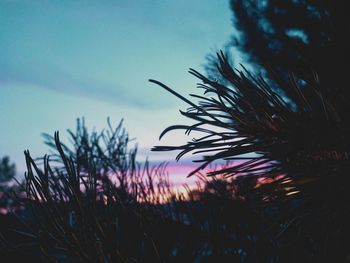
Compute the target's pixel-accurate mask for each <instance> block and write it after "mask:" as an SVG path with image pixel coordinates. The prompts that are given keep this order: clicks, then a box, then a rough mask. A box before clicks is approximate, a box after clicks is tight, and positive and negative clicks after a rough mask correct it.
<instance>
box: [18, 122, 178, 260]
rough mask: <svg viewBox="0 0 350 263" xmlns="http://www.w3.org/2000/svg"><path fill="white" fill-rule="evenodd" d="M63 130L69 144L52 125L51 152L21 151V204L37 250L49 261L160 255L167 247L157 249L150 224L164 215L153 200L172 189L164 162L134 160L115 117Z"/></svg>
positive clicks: (155, 257)
mask: <svg viewBox="0 0 350 263" xmlns="http://www.w3.org/2000/svg"><path fill="white" fill-rule="evenodd" d="M69 133H70V135H71V139H72V144H73V147H72V148H69V147H68V146H67V145H65V144H63V143H62V142H61V141H60V139H59V135H58V132H56V133H55V135H54V136H53V137H51V136H49V135H47V134H46V135H44V136H45V138H46V143H47V144H48V145H50V146H51V147H52V148H53V149H54V150H55V152H54V153H53V159H52V160H50V158H49V157H48V156H45V157H44V158H43V159H42V160H41V162H39V163H38V162H36V161H34V160H33V158H32V157H31V156H30V154H29V151H26V152H25V157H26V163H27V173H26V175H25V181H26V185H25V190H26V194H27V201H26V203H27V204H26V205H27V207H30V209H31V213H32V215H33V218H34V219H35V222H36V224H37V228H38V236H37V238H38V242H39V245H40V249H41V251H42V252H43V253H44V254H45V255H46V256H47V257H48V258H50V259H51V260H52V261H53V262H57V261H60V260H73V261H74V262H115V261H118V262H130V261H136V262H139V261H142V262H159V261H160V257H161V256H164V253H167V252H168V251H162V252H158V250H157V247H156V245H155V241H154V240H153V239H152V238H153V237H152V236H151V234H149V229H150V228H152V227H154V225H156V224H157V223H158V224H160V223H161V222H162V220H163V219H162V218H163V217H161V215H160V211H159V209H157V207H156V205H157V204H159V203H163V202H166V201H167V200H168V199H170V198H172V195H173V193H172V192H171V188H170V183H169V182H168V180H167V177H166V174H165V172H164V165H163V164H161V165H159V166H157V167H150V166H149V164H148V163H147V162H146V163H145V164H144V165H141V164H140V163H138V162H137V161H136V148H132V149H129V147H128V143H129V138H128V135H127V133H126V132H125V130H124V129H123V128H122V123H120V124H119V125H118V126H117V128H115V129H113V128H112V126H111V125H110V123H109V129H107V130H104V131H102V132H101V133H92V134H89V133H88V131H87V128H86V126H85V124H84V121H81V120H78V124H77V131H76V133H73V132H71V131H69ZM52 162H55V163H56V165H55V166H54V167H53V166H52ZM40 164H41V166H42V167H41V168H40ZM151 219H152V220H151ZM161 253H163V254H161ZM141 259H142V260H141Z"/></svg>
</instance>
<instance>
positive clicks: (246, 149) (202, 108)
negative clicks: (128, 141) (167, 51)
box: [150, 0, 350, 262]
mask: <svg viewBox="0 0 350 263" xmlns="http://www.w3.org/2000/svg"><path fill="white" fill-rule="evenodd" d="M342 3H343V2H340V1H332V2H330V1H329V2H326V1H235V0H232V1H231V6H232V9H233V11H234V12H235V15H236V18H235V19H236V20H235V23H236V24H237V25H239V26H237V27H238V29H239V30H240V34H241V35H240V38H239V39H238V40H237V41H236V42H234V43H233V44H234V45H235V46H238V47H239V48H240V49H241V50H242V51H243V52H245V53H246V54H247V55H248V58H249V59H250V61H251V62H253V65H255V68H256V69H257V68H258V70H256V72H263V74H262V75H263V77H262V76H261V75H259V74H252V73H251V72H249V71H248V70H246V69H245V68H244V67H242V69H241V70H238V69H234V68H232V66H231V65H230V63H229V60H228V59H227V57H226V56H225V54H224V53H223V52H221V53H219V54H218V55H217V59H216V69H217V70H216V71H215V72H210V68H209V73H210V74H209V76H208V77H206V76H204V75H202V74H200V73H199V72H197V71H195V70H193V69H190V71H189V72H190V73H191V74H192V75H194V76H195V77H197V78H199V79H200V80H201V83H200V84H198V88H200V89H201V90H204V94H203V95H197V94H191V95H190V96H191V98H192V99H187V98H185V97H184V96H182V95H180V94H178V93H177V92H176V91H174V90H172V89H171V88H169V87H167V86H166V85H164V84H163V83H161V82H158V81H155V80H150V81H151V82H153V83H156V84H158V85H160V86H161V87H163V88H164V89H166V90H167V91H169V92H171V93H172V94H174V95H175V96H177V97H178V98H180V99H181V100H183V101H184V102H186V103H187V104H188V105H189V108H188V109H187V111H181V114H182V115H184V116H185V117H187V118H190V119H192V120H193V121H194V124H193V125H174V126H171V127H169V128H167V129H165V130H164V132H163V133H162V134H161V136H160V137H162V136H163V135H164V134H166V133H167V132H169V131H172V130H175V129H183V130H185V131H186V133H187V134H190V133H191V132H193V131H195V132H196V133H195V134H196V137H195V138H193V139H192V140H191V141H189V142H187V143H186V144H183V145H179V146H156V147H154V148H153V150H155V151H171V150H179V151H180V153H179V154H178V156H177V159H180V158H181V157H182V156H183V155H185V154H188V153H193V154H194V155H196V156H201V158H199V159H197V160H196V161H197V162H199V163H200V165H199V166H198V168H197V169H196V170H194V171H193V172H192V173H191V174H190V175H192V174H194V173H196V172H198V171H200V170H202V169H204V168H205V167H207V166H208V165H209V164H210V163H212V162H215V161H217V160H226V161H227V160H229V161H233V163H232V165H231V166H229V167H226V168H224V169H219V170H217V171H214V172H209V173H207V175H208V176H217V175H221V176H227V177H234V178H237V179H236V180H239V178H241V177H242V176H249V177H251V178H252V179H253V181H254V180H256V183H257V184H256V187H251V188H250V189H251V191H250V192H251V195H252V196H253V198H249V199H250V200H254V202H255V204H256V205H258V206H262V207H265V206H266V207H269V209H272V208H274V207H278V211H279V213H277V214H276V220H275V224H272V225H271V226H270V227H269V228H270V229H274V230H273V231H272V232H271V233H270V237H271V238H272V239H273V243H274V244H277V247H278V249H279V252H277V250H276V255H277V254H278V253H280V254H279V256H278V257H279V260H280V262H299V261H303V262H317V261H322V260H326V261H337V262H346V260H348V259H349V250H350V247H349V245H347V244H349V241H350V240H349V236H350V226H349V224H348V223H346V222H347V221H348V220H349V219H350V218H349V214H350V209H349V202H350V195H349V190H350V189H349V183H350V180H349V177H348V174H349V171H350V161H349V157H350V137H349V134H350V116H349V114H348V112H350V96H349V91H350V90H349V88H348V87H347V85H345V84H344V83H346V82H344V80H346V74H344V73H345V70H346V68H344V67H343V64H342V63H341V61H342V60H343V58H342V57H344V56H345V43H346V41H345V35H346V34H345V31H344V25H342V24H341V23H340V22H341V21H342V20H343V18H344V16H342V11H341V10H342ZM338 15H339V16H340V17H337V16H338ZM343 40H344V41H343ZM212 61H215V60H212ZM213 68H214V67H211V69H213ZM261 68H262V70H260V69H261ZM211 73H213V74H211ZM198 133H199V134H201V135H198ZM263 182H265V183H263ZM266 182H267V183H266ZM258 185H260V186H259V187H258ZM256 197H259V198H258V199H260V203H259V202H257V201H256V200H257V198H256ZM261 201H263V202H265V204H264V203H263V202H261ZM253 206H254V205H253ZM288 207H289V208H288ZM274 231H276V232H274ZM273 232H274V233H273ZM335 233H338V234H335ZM337 235H338V237H337ZM296 240H298V242H296ZM345 240H346V241H345ZM291 247H293V248H296V249H297V252H295V251H294V252H293V253H291V250H290V249H291Z"/></svg>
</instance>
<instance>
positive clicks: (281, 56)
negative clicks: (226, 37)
mask: <svg viewBox="0 0 350 263" xmlns="http://www.w3.org/2000/svg"><path fill="white" fill-rule="evenodd" d="M230 3H231V10H232V13H233V26H234V27H235V29H236V30H237V31H238V33H237V34H236V35H233V36H232V40H231V41H230V42H229V44H228V45H227V47H226V49H228V50H230V48H231V47H234V48H236V49H238V50H239V51H241V52H242V54H243V55H244V57H245V58H246V59H247V60H248V61H249V62H250V63H252V64H253V65H254V66H255V67H254V68H255V69H256V70H258V69H261V67H262V66H263V68H264V70H262V71H263V72H264V71H265V72H266V71H267V72H269V71H270V72H272V71H273V74H274V78H273V80H272V79H270V78H269V79H268V80H267V81H268V82H269V83H270V84H271V85H272V86H273V87H274V88H275V89H276V90H277V91H278V92H279V94H282V95H283V96H287V97H292V96H293V94H292V93H291V92H290V91H289V90H288V89H285V88H286V87H287V85H286V84H285V83H286V82H288V81H289V78H290V75H291V74H294V75H295V76H296V77H297V78H298V79H300V80H303V81H306V82H308V83H310V82H312V81H313V80H314V79H315V76H314V74H315V73H314V72H317V78H318V82H319V84H318V86H319V89H320V90H321V91H322V94H323V95H324V96H326V97H327V99H328V100H329V101H331V102H332V103H333V104H335V105H336V107H337V109H339V111H338V114H339V115H341V117H342V118H349V116H348V114H347V112H348V108H347V102H348V101H349V98H350V91H349V89H348V87H347V85H345V83H346V82H347V77H346V76H347V73H346V71H347V66H346V57H347V56H346V54H347V53H348V52H347V49H348V48H347V47H348V46H349V41H348V37H347V31H348V23H347V19H346V10H347V9H346V7H345V3H346V1H343V0H336V1H328V0H317V1H310V0H306V1H305V0H297V1H294V0H286V1H278V0H264V1H256V0H248V1H242V0H231V1H230ZM208 57H211V59H210V60H208V64H207V71H208V72H209V75H210V76H212V77H213V78H217V79H220V77H218V75H219V76H220V74H219V73H218V71H217V70H216V67H215V64H216V61H215V59H213V58H214V56H213V55H209V56H208ZM221 79H223V78H221ZM304 92H305V93H310V94H311V95H312V93H313V91H312V90H309V89H308V87H307V86H306V87H304ZM292 99H294V98H293V97H292ZM309 99H310V101H311V102H312V100H311V96H310V97H309Z"/></svg>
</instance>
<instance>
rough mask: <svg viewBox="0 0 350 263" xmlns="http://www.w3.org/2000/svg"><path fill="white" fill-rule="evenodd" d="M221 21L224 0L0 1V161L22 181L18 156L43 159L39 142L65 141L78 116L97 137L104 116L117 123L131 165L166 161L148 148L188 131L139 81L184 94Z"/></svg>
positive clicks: (228, 29)
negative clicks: (169, 130) (6, 160)
mask: <svg viewBox="0 0 350 263" xmlns="http://www.w3.org/2000/svg"><path fill="white" fill-rule="evenodd" d="M231 16H232V14H231V12H230V10H229V3H228V1H227V0H215V1H212V0H177V1H173V0H147V1H146V0H138V1H130V0H118V1H16V0H9V1H6V0H5V1H4V0H2V1H0V40H1V41H0V123H1V129H0V156H4V155H9V156H10V158H11V159H12V161H14V162H15V163H16V164H17V167H18V173H19V174H23V172H24V170H25V169H24V158H23V150H25V149H29V150H30V151H31V153H32V155H33V156H41V155H43V154H45V153H47V152H48V149H47V147H46V146H45V145H44V144H43V143H42V141H43V139H42V137H41V133H43V132H47V133H53V132H54V131H56V130H59V131H60V134H61V137H62V138H65V137H67V133H66V129H68V128H70V129H73V130H74V128H75V122H76V118H77V117H82V116H84V117H85V119H86V122H87V125H88V127H90V128H93V127H95V128H96V129H97V130H100V129H102V128H103V127H105V125H106V118H107V117H108V116H110V117H111V120H112V122H113V123H115V124H117V123H118V122H119V120H120V119H121V118H124V126H125V128H126V129H127V130H128V132H129V134H130V136H131V137H132V138H135V142H138V145H139V149H140V159H141V160H142V159H144V158H145V157H146V156H149V159H150V160H151V161H156V160H164V161H171V160H172V159H174V156H175V153H172V154H161V153H156V154H154V153H150V152H149V148H150V147H151V146H153V145H159V144H178V143H181V142H182V143H184V142H186V140H190V139H191V138H186V137H184V136H183V135H182V134H181V132H178V133H174V134H173V135H170V136H168V137H166V138H165V140H164V141H161V142H159V141H158V136H159V134H160V133H161V131H162V130H163V129H164V128H166V127H167V126H169V125H171V124H181V123H188V121H187V120H185V119H184V118H183V117H182V116H181V115H180V114H179V109H185V108H186V105H185V104H184V103H182V102H181V101H179V100H178V99H176V98H175V97H174V96H172V95H171V94H168V93H167V92H166V91H164V90H162V89H161V88H159V87H157V86H155V85H153V84H150V83H149V82H148V79H150V78H153V79H157V80H160V81H162V82H164V83H166V84H167V85H169V86H171V87H172V88H174V89H176V90H177V91H178V92H180V93H182V94H188V93H191V92H194V91H195V85H196V82H197V80H196V79H195V78H194V77H192V76H191V75H189V74H188V73H187V70H188V68H189V67H193V68H195V69H198V70H200V71H203V64H204V63H205V55H206V54H208V53H209V52H210V50H218V49H220V48H222V47H223V46H224V44H225V43H226V42H227V41H228V40H229V37H230V35H231V34H232V33H233V28H232V26H231ZM184 163H186V164H187V165H188V161H184ZM171 166H172V163H171V164H170V167H171ZM186 167H187V168H188V169H190V167H189V166H186ZM185 170H186V169H185ZM179 173H180V172H179ZM181 173H186V171H184V169H181Z"/></svg>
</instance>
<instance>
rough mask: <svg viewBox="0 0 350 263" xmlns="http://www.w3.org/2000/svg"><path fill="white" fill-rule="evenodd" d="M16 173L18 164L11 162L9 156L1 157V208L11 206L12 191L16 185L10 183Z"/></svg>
mask: <svg viewBox="0 0 350 263" xmlns="http://www.w3.org/2000/svg"><path fill="white" fill-rule="evenodd" d="M15 175H16V165H15V164H14V163H11V161H10V158H9V157H8V156H5V157H2V158H0V208H5V209H7V208H9V206H10V205H11V202H12V201H13V200H12V198H11V196H10V195H11V192H12V191H13V190H15V187H14V186H12V185H10V183H11V182H13V180H14V178H15Z"/></svg>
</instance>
